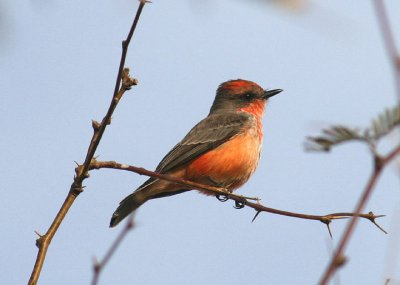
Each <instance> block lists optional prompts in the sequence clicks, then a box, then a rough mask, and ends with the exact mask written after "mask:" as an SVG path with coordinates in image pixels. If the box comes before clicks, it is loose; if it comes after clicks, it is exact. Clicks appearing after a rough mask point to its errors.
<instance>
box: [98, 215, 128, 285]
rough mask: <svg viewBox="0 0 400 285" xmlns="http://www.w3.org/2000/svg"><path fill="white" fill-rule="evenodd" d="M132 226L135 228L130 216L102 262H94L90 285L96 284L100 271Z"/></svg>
mask: <svg viewBox="0 0 400 285" xmlns="http://www.w3.org/2000/svg"><path fill="white" fill-rule="evenodd" d="M134 226H135V223H134V215H130V216H129V217H128V221H127V223H126V224H125V227H124V228H123V230H122V231H121V232H120V233H119V235H118V236H117V238H116V239H115V240H114V242H113V243H112V244H111V246H110V248H109V249H108V251H107V253H106V255H105V256H104V258H103V260H102V261H97V260H95V261H94V264H93V279H92V285H96V284H97V283H98V281H99V277H100V273H101V271H102V270H103V269H104V267H105V266H106V265H107V263H108V262H109V261H110V259H111V257H112V256H113V255H114V253H115V252H116V251H117V248H118V247H119V245H120V244H121V242H122V240H123V239H124V238H125V236H126V235H127V234H128V233H129V231H131V230H132V229H133V228H134Z"/></svg>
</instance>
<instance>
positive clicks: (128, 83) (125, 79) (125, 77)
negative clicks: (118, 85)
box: [122, 67, 139, 90]
mask: <svg viewBox="0 0 400 285" xmlns="http://www.w3.org/2000/svg"><path fill="white" fill-rule="evenodd" d="M138 83H139V81H138V80H137V79H136V78H133V77H131V76H130V75H129V68H128V67H125V68H124V70H123V71H122V88H123V89H125V90H130V89H131V88H132V86H134V85H138Z"/></svg>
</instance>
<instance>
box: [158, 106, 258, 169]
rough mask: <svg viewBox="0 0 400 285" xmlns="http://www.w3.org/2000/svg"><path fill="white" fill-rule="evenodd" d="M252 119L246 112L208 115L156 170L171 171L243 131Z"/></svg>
mask: <svg viewBox="0 0 400 285" xmlns="http://www.w3.org/2000/svg"><path fill="white" fill-rule="evenodd" d="M250 120H251V117H250V116H249V115H248V114H245V113H231V114H223V115H218V114H217V115H211V116H208V117H207V118H205V119H204V120H202V121H200V122H199V123H198V124H197V125H196V126H194V127H193V129H191V130H190V132H189V133H188V134H187V135H186V136H185V137H184V138H183V140H182V141H181V142H180V143H178V144H177V145H176V146H175V147H174V148H173V149H172V150H171V151H170V152H169V153H168V154H167V155H166V156H165V157H164V158H163V159H162V160H161V162H160V163H159V165H158V166H157V169H156V171H157V172H161V173H166V172H169V171H171V170H173V169H176V168H178V167H180V166H182V165H184V164H186V163H188V162H189V161H191V160H193V159H195V158H197V157H199V156H200V155H202V154H204V153H205V152H207V151H209V150H212V149H214V148H216V147H218V146H220V145H221V144H223V143H224V142H226V141H228V140H229V139H230V138H232V137H233V136H235V135H237V134H238V133H239V132H241V131H242V130H243V127H244V126H245V125H246V124H248V123H249V121H250Z"/></svg>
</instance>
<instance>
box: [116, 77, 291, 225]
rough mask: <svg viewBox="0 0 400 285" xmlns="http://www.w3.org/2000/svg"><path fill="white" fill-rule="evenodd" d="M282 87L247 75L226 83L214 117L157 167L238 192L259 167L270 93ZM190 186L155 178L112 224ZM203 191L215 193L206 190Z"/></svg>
mask: <svg viewBox="0 0 400 285" xmlns="http://www.w3.org/2000/svg"><path fill="white" fill-rule="evenodd" d="M282 91H283V90H282V89H272V90H264V89H263V88H261V87H260V86H259V85H258V84H256V83H254V82H252V81H248V80H243V79H236V80H229V81H226V82H224V83H222V84H220V85H219V87H218V89H217V92H216V96H215V99H214V102H213V104H212V106H211V109H210V112H209V114H208V116H207V117H206V118H204V119H203V120H201V121H200V122H199V123H198V124H196V125H195V126H194V127H193V128H192V129H191V130H190V131H189V132H188V134H187V135H186V136H185V137H184V138H183V139H182V140H181V141H180V142H179V143H178V144H176V145H175V146H174V147H173V148H172V149H171V151H169V152H168V153H167V155H166V156H165V157H164V158H163V159H162V160H161V162H160V163H159V164H158V166H157V168H156V170H155V171H156V172H157V173H162V174H166V175H169V176H172V177H177V178H183V179H186V180H189V181H193V182H197V183H202V184H205V185H210V186H217V187H223V188H225V189H226V190H227V191H229V192H230V193H232V192H233V191H234V190H236V189H237V188H239V187H241V186H242V185H243V184H244V183H246V182H247V181H248V179H249V178H250V176H251V175H252V174H253V173H254V171H255V170H256V168H257V166H258V162H259V159H260V153H261V146H262V141H263V126H262V118H263V114H264V109H265V105H266V102H267V101H268V100H269V98H271V97H272V96H275V95H277V94H279V93H280V92H282ZM189 190H191V189H188V187H185V186H182V185H180V184H176V183H173V182H169V181H166V180H162V179H158V178H154V177H150V178H149V179H148V180H147V181H146V182H144V183H143V184H142V185H141V186H140V187H139V188H137V189H136V190H135V191H134V192H133V193H132V194H130V195H128V196H127V197H126V198H125V199H123V200H122V201H121V202H120V204H119V206H118V208H117V209H116V210H115V212H114V214H113V215H112V218H111V221H110V227H115V226H116V225H117V224H118V223H120V222H121V221H122V220H123V219H124V218H126V217H127V216H128V215H129V214H131V213H132V212H133V211H135V210H137V209H138V208H139V207H140V206H141V205H143V204H144V203H145V202H147V201H149V200H151V199H155V198H161V197H168V196H172V195H176V194H180V193H183V192H186V191H189ZM200 192H202V193H203V194H206V195H210V193H209V192H206V191H200Z"/></svg>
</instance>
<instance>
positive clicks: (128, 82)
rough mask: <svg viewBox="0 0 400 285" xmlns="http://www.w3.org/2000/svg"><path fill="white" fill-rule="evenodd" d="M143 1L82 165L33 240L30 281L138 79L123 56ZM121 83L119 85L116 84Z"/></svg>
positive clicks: (34, 279)
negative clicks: (44, 229) (124, 98)
mask: <svg viewBox="0 0 400 285" xmlns="http://www.w3.org/2000/svg"><path fill="white" fill-rule="evenodd" d="M145 3H146V2H144V1H140V4H139V8H138V10H137V12H136V16H135V20H134V21H133V24H132V26H131V29H130V31H129V34H128V37H127V38H126V40H125V41H123V44H122V55H121V61H120V67H119V70H118V76H117V83H116V88H115V91H114V94H113V97H112V100H111V103H110V106H109V108H108V111H107V114H106V115H105V117H104V118H103V120H102V122H101V123H98V122H95V121H93V122H92V126H93V130H94V132H93V136H92V139H91V141H90V144H89V147H88V151H87V154H86V158H85V162H84V163H83V164H82V165H78V167H77V168H76V169H75V172H76V175H75V177H74V181H73V182H72V184H71V187H70V190H69V192H68V195H67V197H66V199H65V201H64V203H63V204H62V206H61V208H60V210H59V211H58V213H57V215H56V217H55V218H54V220H53V222H52V224H51V226H50V227H49V229H48V230H47V232H46V233H45V234H44V235H42V236H40V237H39V238H38V239H37V240H36V246H37V247H38V249H39V251H38V254H37V256H36V261H35V265H34V267H33V270H32V273H31V276H30V278H29V282H28V284H29V285H35V284H37V282H38V280H39V276H40V272H41V270H42V267H43V263H44V260H45V258H46V254H47V250H48V248H49V246H50V243H51V241H52V239H53V237H54V235H55V234H56V232H57V230H58V228H59V226H60V225H61V223H62V221H63V220H64V217H65V216H66V214H67V213H68V210H69V209H70V207H71V206H72V204H73V203H74V201H75V199H76V197H77V196H78V195H79V194H80V193H82V192H83V186H82V182H83V180H85V179H86V178H87V177H89V174H88V169H89V165H90V161H91V160H92V158H93V156H94V154H95V152H96V149H97V147H98V145H99V143H100V140H101V138H102V136H103V133H104V131H105V129H106V127H107V125H109V124H110V122H111V116H112V114H113V112H114V110H115V108H116V107H117V105H118V103H119V101H120V99H121V98H122V95H123V94H124V93H125V91H126V90H129V89H130V88H131V87H132V86H133V85H136V84H137V81H136V80H135V79H133V78H130V77H129V70H128V69H124V68H123V67H124V64H125V58H126V53H127V49H128V45H129V42H130V40H131V38H132V35H133V32H134V31H135V28H136V25H137V22H138V20H139V17H140V14H141V11H142V9H143V7H144V5H145ZM121 79H122V85H121ZM120 85H121V87H119V86H120Z"/></svg>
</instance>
